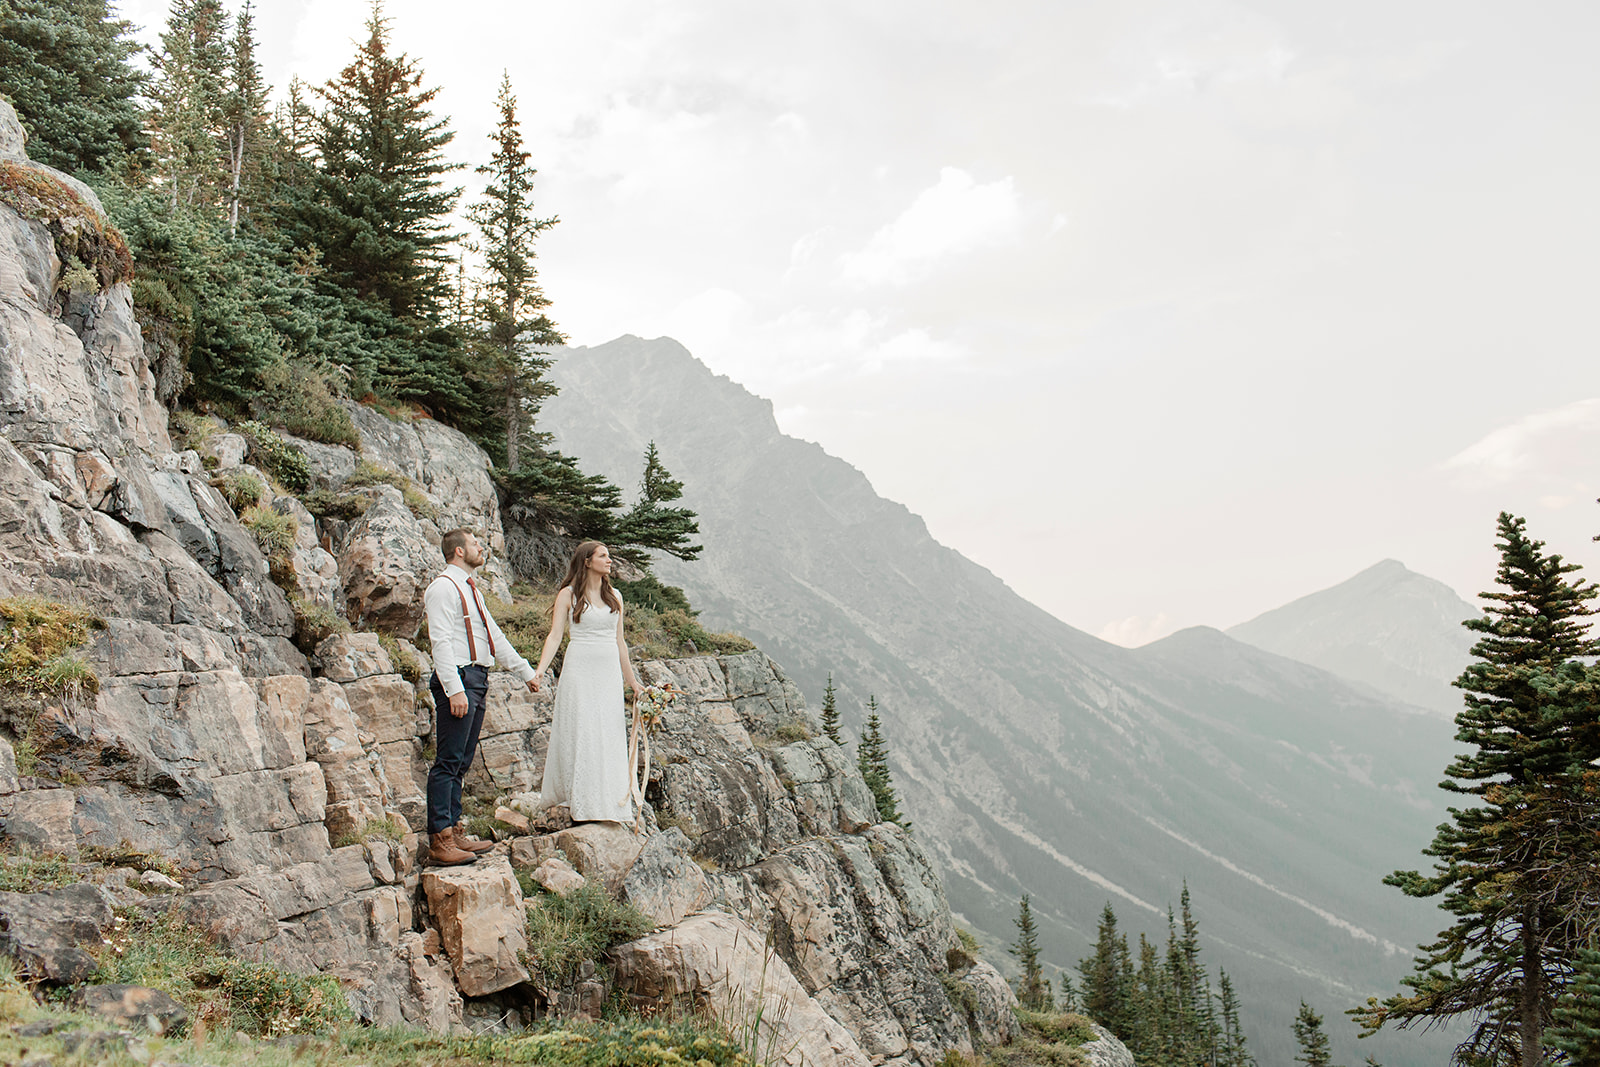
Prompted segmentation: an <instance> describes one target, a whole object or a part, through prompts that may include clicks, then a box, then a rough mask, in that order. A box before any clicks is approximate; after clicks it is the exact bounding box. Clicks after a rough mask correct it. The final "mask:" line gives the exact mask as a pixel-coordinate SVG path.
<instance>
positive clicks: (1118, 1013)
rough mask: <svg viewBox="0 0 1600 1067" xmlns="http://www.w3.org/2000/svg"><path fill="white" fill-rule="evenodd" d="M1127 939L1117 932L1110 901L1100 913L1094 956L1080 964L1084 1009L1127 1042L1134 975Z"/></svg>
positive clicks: (1086, 958) (1131, 1011)
mask: <svg viewBox="0 0 1600 1067" xmlns="http://www.w3.org/2000/svg"><path fill="white" fill-rule="evenodd" d="M1127 959H1128V939H1127V938H1126V937H1125V936H1123V935H1121V934H1118V933H1117V913H1116V912H1115V911H1113V910H1112V908H1111V902H1110V901H1106V906H1105V908H1104V909H1102V910H1101V912H1100V925H1099V927H1098V930H1097V936H1096V937H1095V942H1094V954H1093V955H1092V956H1086V957H1085V958H1083V959H1081V960H1079V961H1078V973H1079V974H1080V975H1081V976H1082V984H1083V1010H1084V1012H1085V1013H1086V1014H1088V1016H1089V1017H1090V1018H1091V1019H1093V1020H1095V1022H1098V1023H1099V1024H1100V1025H1101V1026H1104V1027H1105V1028H1106V1029H1107V1030H1110V1031H1111V1032H1112V1033H1113V1034H1115V1035H1117V1037H1118V1039H1120V1040H1122V1041H1127V1040H1128V1039H1129V1038H1130V1037H1132V1035H1133V1005H1132V995H1133V990H1132V989H1131V988H1130V986H1131V979H1132V977H1133V976H1132V974H1131V973H1128V972H1125V971H1124V967H1125V966H1128V967H1129V971H1131V966H1130V965H1128V964H1127Z"/></svg>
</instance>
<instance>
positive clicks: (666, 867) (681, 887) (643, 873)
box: [567, 827, 711, 926]
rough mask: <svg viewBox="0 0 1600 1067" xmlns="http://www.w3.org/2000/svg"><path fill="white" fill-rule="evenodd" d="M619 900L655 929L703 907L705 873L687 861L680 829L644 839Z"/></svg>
mask: <svg viewBox="0 0 1600 1067" xmlns="http://www.w3.org/2000/svg"><path fill="white" fill-rule="evenodd" d="M567 832H568V833H571V831H570V830H569V831H567ZM622 899H623V900H626V901H627V902H628V903H629V904H632V905H633V906H634V907H636V908H638V909H639V910H640V911H642V912H644V914H645V915H647V916H649V918H650V919H651V921H653V922H654V923H655V924H656V925H657V926H674V925H676V924H677V923H679V922H682V921H683V919H684V917H685V916H687V915H689V914H691V913H692V912H696V911H699V910H700V909H701V908H703V907H705V906H706V903H707V902H708V901H709V900H710V899H711V886H710V883H709V882H707V880H706V875H705V871H703V870H701V869H700V865H699V864H698V863H696V862H695V861H694V860H692V859H690V858H689V839H688V838H687V837H685V836H683V831H682V830H679V829H677V828H676V827H673V828H672V829H670V830H668V831H666V832H665V833H660V834H652V835H651V836H650V837H648V838H646V839H645V842H644V847H643V848H641V849H640V850H639V855H638V858H637V859H635V860H634V861H633V864H632V866H630V867H629V868H628V871H627V873H626V874H625V875H624V876H623V879H622Z"/></svg>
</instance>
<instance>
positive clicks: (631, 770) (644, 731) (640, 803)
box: [628, 693, 650, 833]
mask: <svg viewBox="0 0 1600 1067" xmlns="http://www.w3.org/2000/svg"><path fill="white" fill-rule="evenodd" d="M630 732H631V735H632V736H630V737H629V738H628V791H629V793H630V795H631V796H632V797H633V830H634V833H641V832H643V829H644V825H643V823H644V790H645V787H646V786H647V785H649V784H650V730H649V728H648V727H646V726H645V724H644V716H643V715H641V714H640V712H639V694H637V693H635V694H634V697H633V729H632V730H631V731H630ZM641 744H642V745H643V746H644V770H643V771H642V772H641V771H640V770H639V747H640V745H641ZM636 774H637V775H638V777H635V775H636Z"/></svg>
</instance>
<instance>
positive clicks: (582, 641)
mask: <svg viewBox="0 0 1600 1067" xmlns="http://www.w3.org/2000/svg"><path fill="white" fill-rule="evenodd" d="M563 632H570V633H571V635H572V639H571V640H570V641H569V642H568V643H567V654H566V657H565V658H564V659H563V660H562V663H561V677H560V679H559V680H558V681H557V683H556V708H555V717H554V721H552V722H551V724H550V751H549V754H548V755H547V756H546V757H545V761H544V781H543V783H542V784H541V786H540V788H539V803H538V807H539V808H541V809H542V808H548V807H551V806H553V805H556V804H566V805H567V806H568V807H569V808H570V810H571V812H572V821H573V822H632V821H633V814H634V813H633V795H632V794H633V773H632V772H633V768H631V767H629V766H628V737H627V727H626V723H625V713H624V709H623V705H622V683H623V682H624V681H626V682H627V683H628V685H629V686H630V687H632V688H633V690H634V692H638V691H639V680H638V678H637V677H635V675H634V673H633V664H632V663H631V662H629V660H628V644H627V642H626V641H624V640H623V638H622V598H621V597H619V596H618V595H617V592H616V590H615V589H613V588H611V553H610V552H608V551H607V550H606V546H605V545H603V544H601V543H600V542H598V541H585V542H583V543H582V544H580V545H579V546H578V548H577V550H576V551H575V552H573V554H572V563H571V565H569V566H568V567H567V576H566V578H564V579H563V580H562V582H561V590H560V592H558V593H557V594H556V602H555V607H554V609H553V612H552V620H551V626H550V636H548V637H546V638H545V640H544V651H543V652H542V653H541V654H540V656H539V668H538V670H537V671H535V672H534V676H533V685H534V691H535V692H537V691H538V689H539V687H540V686H542V685H543V683H544V672H545V668H547V667H549V666H550V661H551V660H552V659H554V658H555V655H556V650H557V649H559V648H560V647H561V637H562V634H563Z"/></svg>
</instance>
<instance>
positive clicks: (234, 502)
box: [211, 468, 267, 515]
mask: <svg viewBox="0 0 1600 1067" xmlns="http://www.w3.org/2000/svg"><path fill="white" fill-rule="evenodd" d="M211 485H212V486H213V487H214V488H215V489H216V490H217V492H219V493H221V494H222V499H224V500H226V501H227V502H228V506H229V507H230V508H232V509H233V511H234V514H236V515H243V514H244V513H245V511H246V510H248V509H250V508H253V507H255V506H256V505H257V504H259V503H261V501H262V500H264V499H266V497H267V486H266V483H265V482H263V481H262V480H261V479H260V478H257V477H256V476H255V475H254V474H251V473H250V472H249V471H246V470H239V469H237V468H235V469H234V470H230V471H223V472H222V473H221V474H219V475H217V477H216V479H215V480H213V481H212V483H211Z"/></svg>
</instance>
